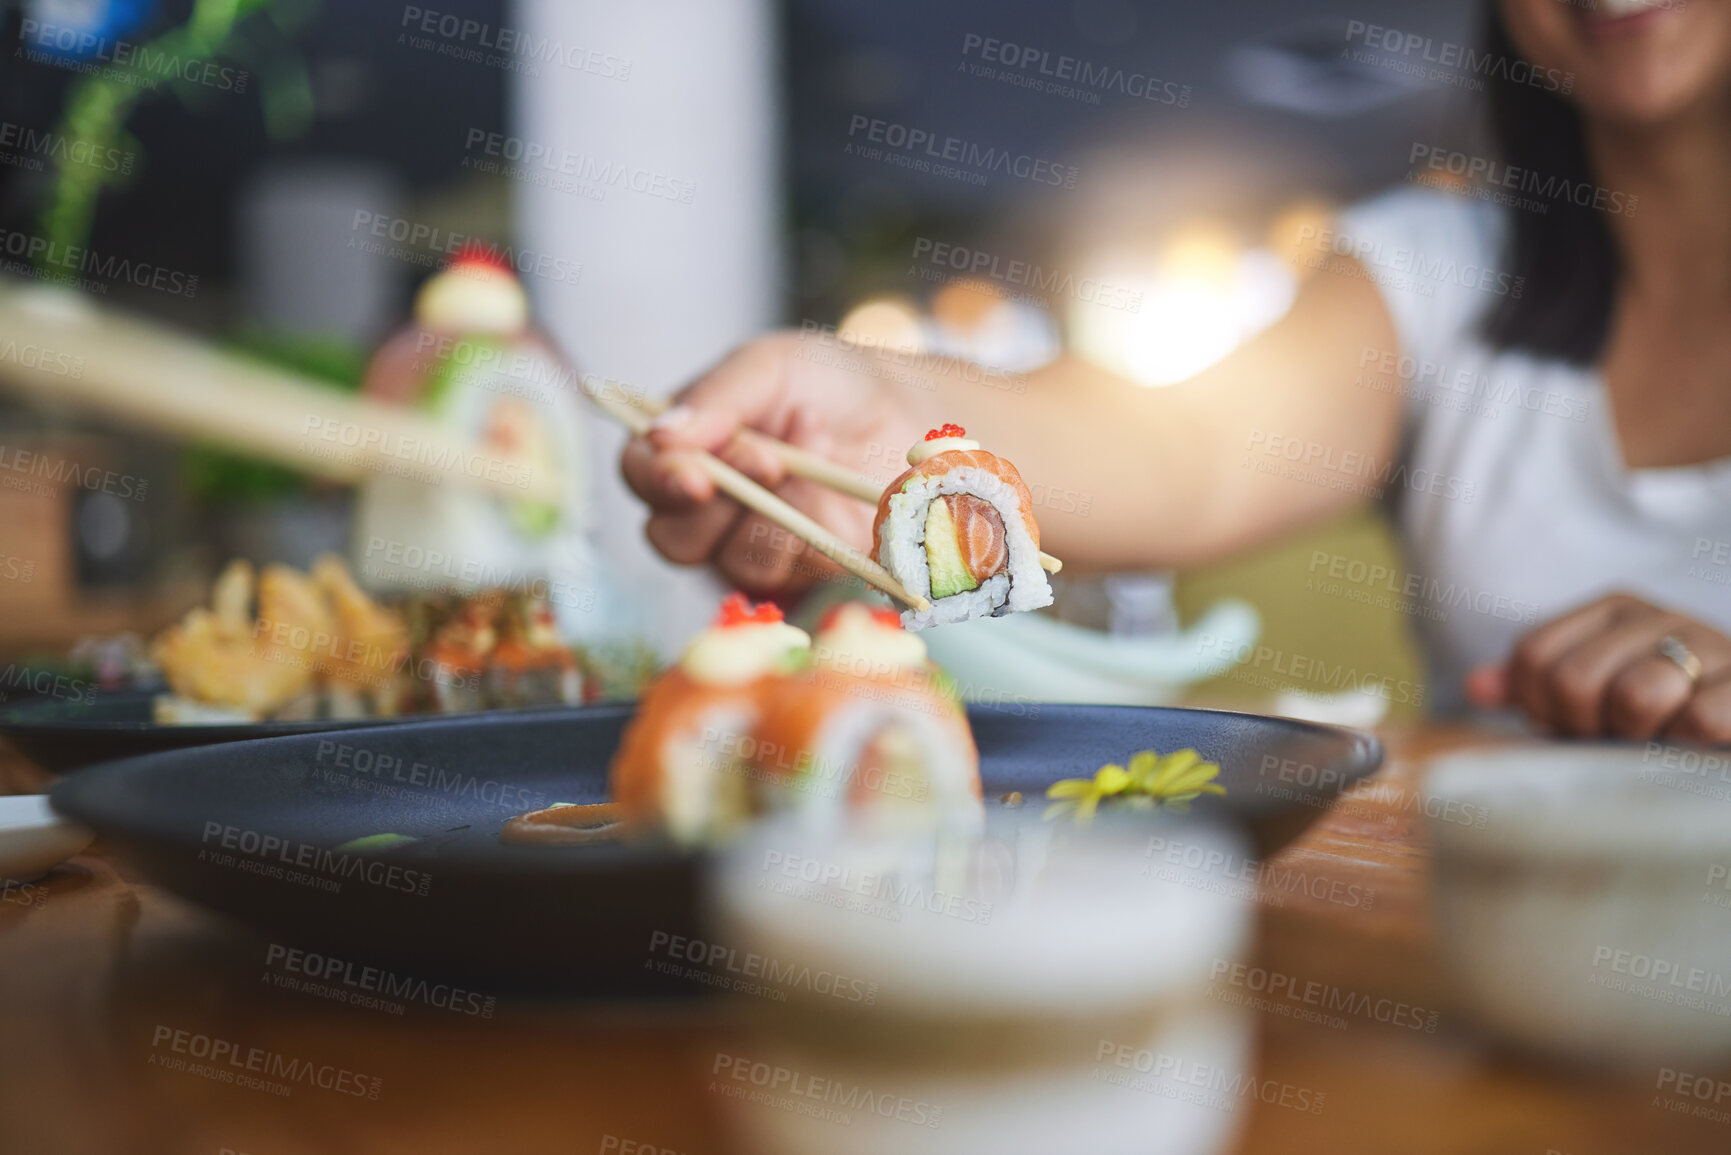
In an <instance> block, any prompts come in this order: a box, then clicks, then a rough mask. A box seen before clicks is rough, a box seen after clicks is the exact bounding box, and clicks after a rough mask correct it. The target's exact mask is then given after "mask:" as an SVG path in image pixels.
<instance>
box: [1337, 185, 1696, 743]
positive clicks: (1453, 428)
mask: <svg viewBox="0 0 1731 1155" xmlns="http://www.w3.org/2000/svg"><path fill="white" fill-rule="evenodd" d="M1504 211H1505V210H1502V209H1500V208H1498V207H1497V206H1494V205H1491V204H1487V203H1483V202H1479V201H1473V200H1468V199H1464V198H1461V197H1457V196H1454V195H1451V194H1448V193H1442V192H1432V191H1426V190H1416V189H1400V190H1397V191H1394V192H1390V193H1386V194H1383V195H1381V196H1379V197H1376V198H1375V199H1372V200H1370V201H1367V202H1364V203H1362V204H1359V205H1357V206H1354V207H1353V208H1351V209H1349V210H1347V211H1346V212H1345V213H1343V214H1342V215H1341V217H1340V219H1339V221H1338V222H1337V235H1336V237H1334V238H1333V241H1332V245H1333V249H1334V251H1336V252H1340V253H1352V254H1354V255H1358V257H1359V261H1360V264H1361V265H1362V266H1363V268H1364V269H1365V271H1366V272H1367V273H1368V274H1369V275H1370V277H1371V278H1372V279H1373V280H1375V281H1376V283H1377V285H1378V288H1379V290H1380V291H1381V293H1382V297H1383V300H1384V302H1385V303H1386V304H1387V305H1388V309H1389V313H1390V314H1391V316H1392V317H1393V319H1394V326H1395V329H1396V331H1397V333H1398V335H1399V341H1400V350H1399V358H1400V359H1399V360H1398V361H1394V362H1392V363H1393V364H1394V366H1395V369H1396V372H1397V373H1398V374H1399V384H1400V386H1401V389H1402V392H1403V395H1404V396H1405V398H1406V404H1405V408H1406V415H1407V426H1408V429H1407V436H1408V442H1407V450H1406V455H1405V457H1404V460H1403V463H1402V464H1403V465H1404V472H1397V473H1396V475H1395V478H1394V481H1393V483H1391V484H1390V485H1388V486H1387V488H1386V495H1387V496H1389V497H1391V498H1392V499H1393V501H1394V504H1395V509H1396V511H1397V521H1398V525H1399V528H1400V532H1401V536H1402V538H1403V541H1404V544H1405V551H1406V565H1407V567H1408V571H1409V572H1406V573H1403V574H1397V575H1393V576H1392V577H1391V578H1389V579H1388V580H1387V582H1385V583H1384V584H1385V585H1386V586H1387V587H1388V589H1387V590H1386V591H1384V592H1385V593H1387V594H1388V595H1389V597H1390V600H1392V601H1393V602H1394V604H1396V605H1397V606H1399V607H1400V608H1402V609H1403V610H1404V611H1405V612H1406V613H1407V614H1409V616H1411V617H1412V618H1413V620H1414V624H1415V626H1416V629H1417V633H1418V635H1419V637H1420V639H1421V640H1422V642H1423V643H1424V646H1425V650H1426V659H1427V666H1428V671H1429V677H1430V694H1429V697H1430V699H1431V701H1432V702H1433V703H1434V704H1435V706H1436V708H1438V709H1439V710H1443V711H1447V710H1450V709H1456V708H1459V707H1460V706H1461V705H1462V704H1463V703H1464V698H1463V695H1462V692H1461V680H1462V678H1463V677H1464V676H1465V674H1466V673H1467V671H1468V670H1470V669H1472V668H1473V667H1474V666H1476V665H1479V664H1480V663H1483V662H1488V661H1499V660H1501V659H1503V658H1505V657H1506V656H1507V655H1508V653H1509V650H1510V647H1512V646H1513V644H1514V643H1515V641H1516V639H1518V638H1519V637H1520V636H1521V635H1522V634H1523V633H1524V632H1526V631H1527V630H1528V629H1530V628H1531V627H1532V626H1534V625H1536V624H1538V623H1539V622H1543V621H1545V620H1547V619H1549V618H1552V617H1554V616H1556V615H1558V614H1561V613H1564V612H1566V611H1568V610H1570V609H1573V608H1575V607H1577V606H1580V605H1582V604H1584V603H1586V602H1589V601H1591V600H1593V599H1595V598H1597V597H1599V596H1601V595H1603V594H1607V593H1611V592H1613V591H1616V590H1626V591H1628V592H1630V593H1633V594H1635V595H1637V596H1639V597H1643V598H1646V599H1647V600H1649V601H1652V602H1654V603H1655V604H1658V605H1661V606H1665V607H1668V608H1670V609H1673V610H1675V611H1677V612H1679V613H1683V614H1687V615H1689V616H1691V617H1693V618H1696V619H1698V620H1700V621H1702V622H1704V623H1706V624H1708V625H1710V626H1713V627H1715V628H1717V629H1720V630H1724V631H1726V632H1731V458H1722V459H1720V460H1718V461H1714V462H1710V463H1708V464H1705V465H1699V466H1687V467H1683V468H1675V469H1634V470H1631V469H1629V468H1627V467H1626V466H1625V465H1624V464H1623V457H1622V451H1621V447H1620V445H1619V444H1618V440H1617V432H1616V428H1615V426H1614V424H1613V421H1612V416H1611V411H1610V407H1609V405H1608V404H1607V402H1606V398H1605V390H1604V387H1603V383H1602V381H1601V379H1600V377H1599V374H1598V371H1597V370H1596V369H1581V368H1576V367H1574V366H1571V365H1567V364H1564V363H1562V362H1559V361H1555V360H1549V359H1539V358H1535V357H1533V356H1530V355H1527V354H1523V353H1507V352H1505V353H1498V352H1496V351H1494V350H1492V349H1491V348H1489V347H1488V346H1487V345H1486V344H1485V342H1484V341H1483V340H1482V339H1481V338H1480V337H1479V335H1478V329H1479V325H1480V323H1481V322H1482V320H1483V318H1484V317H1485V315H1486V313H1487V311H1488V310H1490V309H1491V308H1492V307H1494V306H1495V305H1496V303H1497V301H1498V299H1499V297H1500V296H1501V295H1502V294H1506V293H1519V292H1521V291H1523V290H1525V289H1526V286H1525V285H1523V284H1521V283H1520V282H1519V281H1517V280H1516V279H1515V278H1513V277H1512V276H1510V275H1509V274H1508V272H1507V269H1506V266H1505V265H1504V264H1503V258H1502V254H1501V241H1502V237H1503V234H1504V230H1505V229H1506V227H1507V224H1508V221H1507V218H1506V217H1505V216H1504V215H1503V214H1504ZM1506 211H1510V212H1514V211H1525V210H1520V209H1510V210H1506ZM1388 352H1389V353H1392V352H1393V351H1388ZM1382 355H1383V351H1376V350H1366V351H1365V352H1364V354H1363V360H1364V363H1365V364H1366V365H1367V366H1369V365H1370V363H1371V361H1372V359H1373V358H1374V359H1376V360H1378V361H1380V360H1381V359H1382ZM1366 372H1367V377H1366V380H1367V381H1368V380H1370V377H1371V371H1370V370H1369V369H1368V368H1367V371H1366ZM1727 387H1728V388H1731V382H1728V383H1727Z"/></svg>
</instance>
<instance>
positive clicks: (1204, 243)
mask: <svg viewBox="0 0 1731 1155" xmlns="http://www.w3.org/2000/svg"><path fill="white" fill-rule="evenodd" d="M1098 265H1099V267H1100V268H1101V270H1102V271H1101V272H1100V274H1099V276H1100V277H1101V279H1102V280H1106V281H1110V282H1112V283H1114V284H1118V285H1122V286H1124V287H1125V288H1127V289H1129V290H1130V291H1131V292H1132V293H1139V294H1140V303H1139V306H1138V307H1136V308H1134V309H1121V310H1112V309H1103V308H1100V307H1099V306H1098V305H1093V304H1083V303H1080V302H1078V303H1076V304H1074V305H1072V306H1071V308H1070V311H1069V318H1068V319H1069V322H1070V332H1071V337H1072V342H1073V344H1074V346H1075V348H1076V350H1077V352H1078V353H1080V354H1081V355H1082V356H1085V357H1087V358H1088V359H1090V360H1092V361H1094V362H1096V363H1098V364H1100V365H1102V366H1104V367H1106V368H1108V369H1112V370H1114V371H1115V372H1119V373H1122V374H1124V375H1125V376H1127V377H1130V378H1131V379H1132V380H1134V381H1137V382H1139V383H1141V384H1143V385H1150V386H1157V385H1171V384H1175V383H1177V382H1179V381H1182V380H1184V379H1186V378H1188V377H1192V376H1194V375H1195V374H1197V373H1199V372H1201V371H1202V370H1203V369H1206V368H1207V367H1208V366H1210V365H1212V364H1214V363H1215V362H1217V361H1219V360H1220V359H1221V358H1223V357H1225V356H1227V355H1228V354H1229V353H1231V352H1232V351H1233V350H1234V349H1236V348H1238V346H1239V345H1241V344H1243V342H1244V341H1245V340H1246V339H1247V338H1248V337H1250V336H1252V335H1253V334H1255V333H1257V332H1258V331H1260V330H1261V329H1263V328H1265V327H1267V326H1268V325H1269V324H1272V323H1273V322H1274V321H1276V320H1278V319H1279V318H1280V317H1281V316H1282V315H1283V314H1284V313H1285V312H1286V310H1287V309H1288V308H1290V307H1291V304H1292V298H1293V294H1294V292H1295V289H1296V280H1295V278H1294V277H1293V275H1292V273H1291V271H1290V270H1289V269H1288V268H1287V267H1286V265H1285V263H1284V262H1283V261H1282V260H1281V259H1280V258H1279V257H1278V256H1276V255H1275V254H1274V253H1271V252H1269V251H1268V250H1267V249H1264V248H1253V249H1245V248H1244V247H1243V246H1242V245H1241V244H1240V243H1239V242H1238V241H1237V240H1236V239H1235V238H1234V237H1233V235H1232V234H1231V233H1230V232H1229V231H1228V230H1227V229H1225V228H1223V227H1221V226H1219V225H1215V224H1211V223H1207V222H1199V223H1196V224H1194V225H1191V226H1187V227H1185V228H1184V229H1182V230H1180V231H1179V232H1178V233H1177V234H1176V235H1175V236H1174V237H1173V238H1172V239H1171V240H1170V241H1169V242H1168V243H1167V244H1166V245H1165V246H1164V248H1162V249H1161V250H1160V251H1159V253H1158V254H1154V255H1150V256H1146V257H1143V258H1141V259H1137V258H1135V257H1132V256H1128V255H1120V256H1116V257H1113V258H1110V259H1103V260H1101V261H1099V262H1098Z"/></svg>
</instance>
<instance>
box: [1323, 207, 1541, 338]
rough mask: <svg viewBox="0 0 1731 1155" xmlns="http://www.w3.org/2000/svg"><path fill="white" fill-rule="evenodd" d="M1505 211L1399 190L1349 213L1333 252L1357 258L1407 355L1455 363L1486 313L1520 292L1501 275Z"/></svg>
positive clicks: (1337, 224)
mask: <svg viewBox="0 0 1731 1155" xmlns="http://www.w3.org/2000/svg"><path fill="white" fill-rule="evenodd" d="M1503 226H1504V220H1503V217H1502V210H1500V209H1498V208H1497V207H1496V206H1495V205H1491V204H1487V203H1485V202H1483V201H1473V200H1468V199H1466V198H1464V197H1460V196H1456V195H1454V194H1451V193H1444V192H1436V191H1432V190H1429V189H1415V188H1398V189H1394V190H1392V191H1390V192H1385V193H1382V194H1380V195H1378V196H1375V197H1372V198H1371V199H1370V200H1367V201H1360V202H1359V203H1358V204H1356V205H1353V206H1352V207H1350V208H1348V209H1346V210H1345V211H1344V212H1342V213H1341V214H1340V215H1339V217H1338V218H1336V221H1335V235H1334V237H1333V238H1332V242H1331V246H1330V248H1331V251H1332V252H1334V253H1336V254H1339V255H1341V256H1352V257H1356V258H1357V259H1358V262H1359V264H1360V265H1361V266H1363V268H1364V270H1365V272H1366V273H1367V274H1368V275H1369V277H1370V279H1371V280H1372V281H1373V282H1374V283H1375V284H1376V286H1377V290H1378V291H1379V292H1380V293H1381V294H1382V299H1383V303H1384V304H1386V305H1387V306H1388V312H1389V316H1390V317H1392V318H1393V319H1394V328H1395V332H1396V334H1397V335H1398V336H1399V338H1400V346H1401V349H1400V351H1401V352H1402V353H1404V354H1406V355H1407V356H1410V357H1417V358H1420V359H1421V360H1427V361H1433V362H1438V363H1443V362H1447V361H1449V360H1452V359H1453V358H1454V357H1455V356H1457V355H1458V354H1459V352H1460V350H1461V348H1462V346H1463V345H1464V344H1466V343H1469V342H1471V341H1473V340H1474V337H1475V332H1476V330H1477V328H1478V325H1479V322H1480V320H1481V319H1482V318H1483V317H1484V315H1485V313H1486V311H1487V310H1488V309H1490V308H1491V307H1493V306H1494V305H1495V304H1496V302H1497V301H1498V299H1499V298H1500V297H1502V296H1507V295H1509V294H1511V293H1512V294H1516V295H1518V294H1519V292H1520V290H1521V288H1522V286H1521V285H1520V283H1519V282H1518V281H1516V279H1515V278H1514V277H1513V276H1512V275H1511V274H1509V272H1508V271H1507V270H1506V269H1505V268H1503V267H1502V266H1503V258H1502V253H1501V249H1502V238H1503Z"/></svg>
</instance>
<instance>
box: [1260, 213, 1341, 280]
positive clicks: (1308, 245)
mask: <svg viewBox="0 0 1731 1155" xmlns="http://www.w3.org/2000/svg"><path fill="white" fill-rule="evenodd" d="M1336 211H1337V210H1336V208H1335V206H1334V205H1332V204H1329V203H1328V202H1326V201H1299V202H1298V203H1296V204H1293V205H1289V206H1287V207H1286V208H1285V209H1283V210H1281V212H1280V215H1279V216H1276V217H1275V218H1274V223H1273V224H1271V225H1269V226H1268V240H1267V244H1268V247H1269V249H1270V250H1271V251H1272V252H1273V253H1274V255H1275V256H1277V257H1279V258H1280V259H1281V260H1283V261H1285V262H1286V266H1287V268H1289V269H1291V270H1292V271H1293V272H1294V273H1295V274H1297V276H1298V279H1299V280H1301V281H1302V280H1304V279H1305V278H1306V277H1307V276H1309V275H1310V273H1311V272H1312V271H1313V270H1314V269H1315V268H1316V262H1315V261H1313V260H1311V259H1310V257H1311V254H1312V253H1314V252H1315V245H1316V238H1318V237H1320V236H1321V235H1322V234H1323V233H1324V232H1326V231H1327V230H1328V229H1329V228H1330V227H1331V226H1332V225H1333V223H1334V215H1335V212H1336Z"/></svg>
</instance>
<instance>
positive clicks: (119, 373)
mask: <svg viewBox="0 0 1731 1155" xmlns="http://www.w3.org/2000/svg"><path fill="white" fill-rule="evenodd" d="M6 337H12V338H16V339H17V340H18V342H19V343H20V344H22V343H23V342H24V341H25V340H29V341H30V342H32V343H33V344H35V345H37V346H40V347H42V348H44V349H52V350H56V351H57V352H59V353H61V354H65V358H63V359H51V358H48V357H41V358H37V359H35V361H34V362H33V363H29V364H26V363H25V361H24V359H23V358H19V357H12V358H5V359H0V381H5V382H8V383H10V384H11V385H13V386H14V387H16V388H18V389H19V390H21V391H23V392H26V393H29V394H31V395H33V396H35V397H37V398H39V399H40V400H41V402H42V403H43V404H46V405H70V406H76V407H78V408H81V409H87V410H91V411H93V412H98V413H102V414H103V415H105V416H107V417H109V418H111V419H114V420H117V421H121V422H124V423H125V424H127V425H128V426H132V427H136V428H142V429H152V430H155V431H157V432H159V433H163V434H166V435H168V436H171V437H177V438H182V439H186V440H194V441H209V442H213V443H216V444H219V445H221V446H223V447H224V448H226V449H231V450H234V451H235V452H239V453H247V454H252V455H254V456H257V457H263V458H266V459H269V460H271V461H275V462H277V463H279V464H281V465H285V466H288V467H289V468H290V469H294V470H296V471H298V472H301V473H306V474H311V475H313V476H318V477H327V478H330V479H332V480H335V481H341V482H346V483H354V482H358V481H360V480H362V479H363V478H365V477H367V476H368V475H369V474H372V475H389V476H396V477H404V478H408V479H411V480H419V481H422V482H424V483H425V484H428V485H440V484H444V483H445V482H446V481H447V480H448V481H449V482H450V483H451V484H457V485H475V486H480V487H482V488H485V489H490V490H493V491H495V492H498V493H502V494H508V495H510V496H513V497H523V498H533V499H536V500H539V501H548V502H554V503H558V502H560V501H562V500H563V489H562V487H561V486H560V484H559V479H558V478H557V477H556V476H553V475H552V474H550V473H549V472H547V471H545V470H534V469H531V468H530V467H529V466H528V465H527V464H525V463H523V462H520V461H517V460H515V459H508V458H506V457H504V456H502V455H501V454H499V453H498V452H496V451H494V450H491V449H485V448H482V447H481V446H478V445H475V444H472V443H464V442H462V441H459V440H457V439H455V438H453V437H452V435H451V432H450V430H449V429H447V428H445V427H444V426H443V425H441V424H439V423H438V422H436V421H433V420H432V419H430V418H428V417H426V416H424V415H422V414H420V413H416V412H413V411H410V410H406V409H403V408H401V407H399V406H395V405H384V404H380V403H379V402H377V401H372V400H369V399H367V398H364V397H352V396H348V395H346V394H343V393H338V392H334V391H332V390H330V389H328V388H325V387H323V386H321V385H319V384H318V383H317V382H314V381H310V380H308V379H306V378H304V377H300V376H297V375H295V374H293V373H289V372H287V371H285V370H281V369H277V368H275V367H273V366H270V365H266V364H263V363H260V362H256V361H251V360H247V359H245V358H242V357H236V356H233V355H231V354H228V353H225V352H222V351H221V350H218V349H215V348H212V347H211V346H210V345H208V344H206V343H204V342H201V341H199V340H197V339H195V338H192V337H187V336H183V335H181V334H179V333H176V332H174V331H173V330H171V329H168V328H166V327H164V326H161V325H157V324H153V323H151V322H148V321H143V320H139V319H136V318H133V317H128V316H126V315H124V314H122V313H119V312H118V311H116V310H112V309H106V308H101V307H99V306H97V305H96V304H94V303H93V302H91V301H89V300H87V299H86V298H84V297H81V296H78V295H77V294H74V293H72V292H70V291H66V290H60V289H52V288H44V287H43V286H40V285H9V284H6V283H4V282H0V338H6ZM74 367H75V368H76V369H77V370H78V371H77V372H73V371H72V369H73V368H74ZM472 467H473V468H472Z"/></svg>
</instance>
